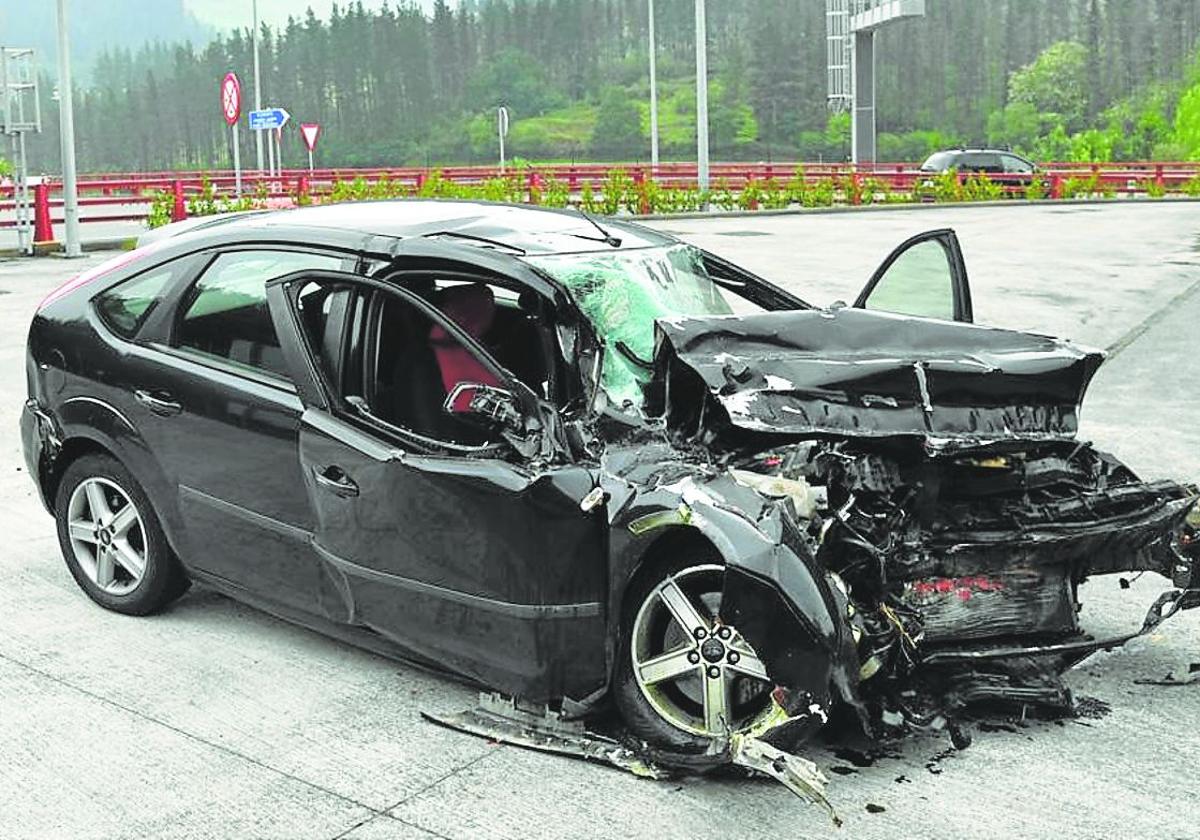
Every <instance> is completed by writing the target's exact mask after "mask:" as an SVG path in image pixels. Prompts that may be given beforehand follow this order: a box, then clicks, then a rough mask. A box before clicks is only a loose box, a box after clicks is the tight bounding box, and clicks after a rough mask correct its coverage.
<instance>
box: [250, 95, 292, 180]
mask: <svg viewBox="0 0 1200 840" xmlns="http://www.w3.org/2000/svg"><path fill="white" fill-rule="evenodd" d="M291 118H292V115H291V114H289V113H288V112H287V111H285V110H284V109H283V108H260V109H258V110H256V111H251V112H250V130H251V131H269V130H271V129H282V128H283V127H284V126H285V125H287V122H288V120H290V119H291ZM259 136H260V137H261V136H262V135H259ZM274 139H278V138H277V137H276V138H274ZM267 170H268V174H270V175H275V174H276V172H275V143H274V142H273V139H272V138H271V137H270V135H268V137H267Z"/></svg>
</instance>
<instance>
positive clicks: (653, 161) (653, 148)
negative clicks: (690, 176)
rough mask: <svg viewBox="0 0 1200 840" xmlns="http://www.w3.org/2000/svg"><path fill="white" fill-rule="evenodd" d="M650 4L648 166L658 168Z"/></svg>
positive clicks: (656, 101)
mask: <svg viewBox="0 0 1200 840" xmlns="http://www.w3.org/2000/svg"><path fill="white" fill-rule="evenodd" d="M649 3H650V18H649V20H650V165H651V166H652V167H655V168H657V166H658V72H657V70H656V68H655V60H654V51H655V45H654V0H649Z"/></svg>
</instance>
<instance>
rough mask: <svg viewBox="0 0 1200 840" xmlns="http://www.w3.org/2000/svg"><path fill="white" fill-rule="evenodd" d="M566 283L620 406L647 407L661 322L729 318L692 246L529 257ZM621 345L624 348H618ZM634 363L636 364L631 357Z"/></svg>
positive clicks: (610, 394)
mask: <svg viewBox="0 0 1200 840" xmlns="http://www.w3.org/2000/svg"><path fill="white" fill-rule="evenodd" d="M528 261H529V263H531V264H532V265H534V266H536V267H537V268H540V269H541V270H543V271H545V272H546V273H547V274H549V275H550V276H552V277H554V278H555V279H556V280H558V281H559V282H560V283H562V284H563V285H564V286H565V287H566V288H567V290H568V291H569V292H570V293H571V296H572V297H573V298H574V299H575V303H576V305H577V306H578V307H579V308H580V310H582V312H583V314H584V315H585V316H586V317H587V318H588V320H590V321H591V322H592V325H593V326H594V327H595V329H596V334H597V335H598V336H599V337H600V340H601V341H602V342H603V344H604V371H603V375H602V380H603V381H602V385H603V387H604V390H605V392H606V393H607V394H608V397H609V399H610V400H612V401H613V403H615V404H616V405H618V406H622V407H630V408H637V407H640V406H641V404H642V386H643V385H645V384H646V383H647V382H648V381H649V379H650V370H649V368H648V366H647V365H645V364H639V363H638V361H639V360H640V361H641V362H645V363H649V361H650V360H651V359H652V358H653V356H654V321H655V319H657V318H662V317H668V316H676V315H730V314H732V310H731V309H730V307H729V304H728V303H727V302H726V301H725V298H724V297H723V296H722V294H721V290H720V289H719V288H718V287H717V285H716V284H715V283H713V281H712V280H711V279H710V278H709V276H708V272H707V271H706V270H705V268H704V261H703V257H702V255H701V253H700V251H699V249H697V248H693V247H692V246H690V245H671V246H668V247H663V248H638V249H630V250H626V251H608V252H590V253H583V254H556V255H554V256H546V257H529V258H528ZM618 345H619V346H618ZM630 356H633V357H636V358H630Z"/></svg>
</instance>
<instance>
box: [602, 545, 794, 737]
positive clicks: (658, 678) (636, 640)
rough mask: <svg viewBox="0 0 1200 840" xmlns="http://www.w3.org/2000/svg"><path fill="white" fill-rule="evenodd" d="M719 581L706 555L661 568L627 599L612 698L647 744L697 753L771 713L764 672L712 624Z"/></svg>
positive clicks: (733, 635)
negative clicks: (715, 739)
mask: <svg viewBox="0 0 1200 840" xmlns="http://www.w3.org/2000/svg"><path fill="white" fill-rule="evenodd" d="M724 579H725V568H724V566H723V565H721V564H720V562H719V557H717V556H716V553H715V551H713V552H711V553H708V555H707V556H701V557H693V558H689V559H684V560H679V561H676V562H674V563H671V564H665V565H664V566H663V567H661V568H660V569H659V570H658V571H657V573H653V574H649V575H646V576H644V577H643V581H642V582H641V585H639V584H638V583H635V584H634V586H633V587H632V588H631V591H630V592H629V594H628V596H627V599H626V604H627V605H628V608H627V609H626V623H625V626H624V628H623V629H624V632H623V633H622V650H621V652H620V654H619V656H620V660H619V661H618V665H617V679H616V683H615V687H614V695H615V701H616V704H617V707H618V709H619V710H620V711H621V714H622V716H623V717H624V719H625V722H626V724H627V725H628V726H629V728H630V730H631V731H632V732H633V733H634V734H635V735H637V736H638V737H639V738H641V739H643V740H645V741H646V742H647V743H649V744H652V745H654V746H657V747H663V748H667V749H675V750H680V751H686V752H702V751H703V750H705V749H706V748H707V747H708V746H709V745H710V744H711V743H712V741H713V739H714V738H719V737H723V736H725V735H728V734H729V733H731V732H742V731H745V730H747V729H749V728H751V727H752V726H753V725H754V724H755V723H756V722H757V721H759V720H760V719H762V717H763V716H764V715H766V714H769V713H770V711H771V688H772V683H771V682H770V680H769V678H768V676H767V672H766V669H765V668H764V667H763V664H762V662H761V661H760V660H759V658H758V656H757V655H756V654H755V652H754V649H753V648H752V647H751V646H750V644H749V643H748V642H747V641H746V640H745V639H743V638H742V636H741V634H739V633H738V632H737V628H735V627H730V626H729V625H724V624H721V622H720V620H719V618H718V616H719V613H720V608H721V592H722V588H723V585H724Z"/></svg>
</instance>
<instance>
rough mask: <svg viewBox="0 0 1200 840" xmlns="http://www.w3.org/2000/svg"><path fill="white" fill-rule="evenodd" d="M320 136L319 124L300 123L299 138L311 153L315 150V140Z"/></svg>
mask: <svg viewBox="0 0 1200 840" xmlns="http://www.w3.org/2000/svg"><path fill="white" fill-rule="evenodd" d="M320 136H321V125H320V123H300V137H301V138H302V139H303V140H304V145H305V146H307V147H308V150H309V151H310V152H311V151H312V150H313V149H315V148H317V138H318V137H320Z"/></svg>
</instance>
